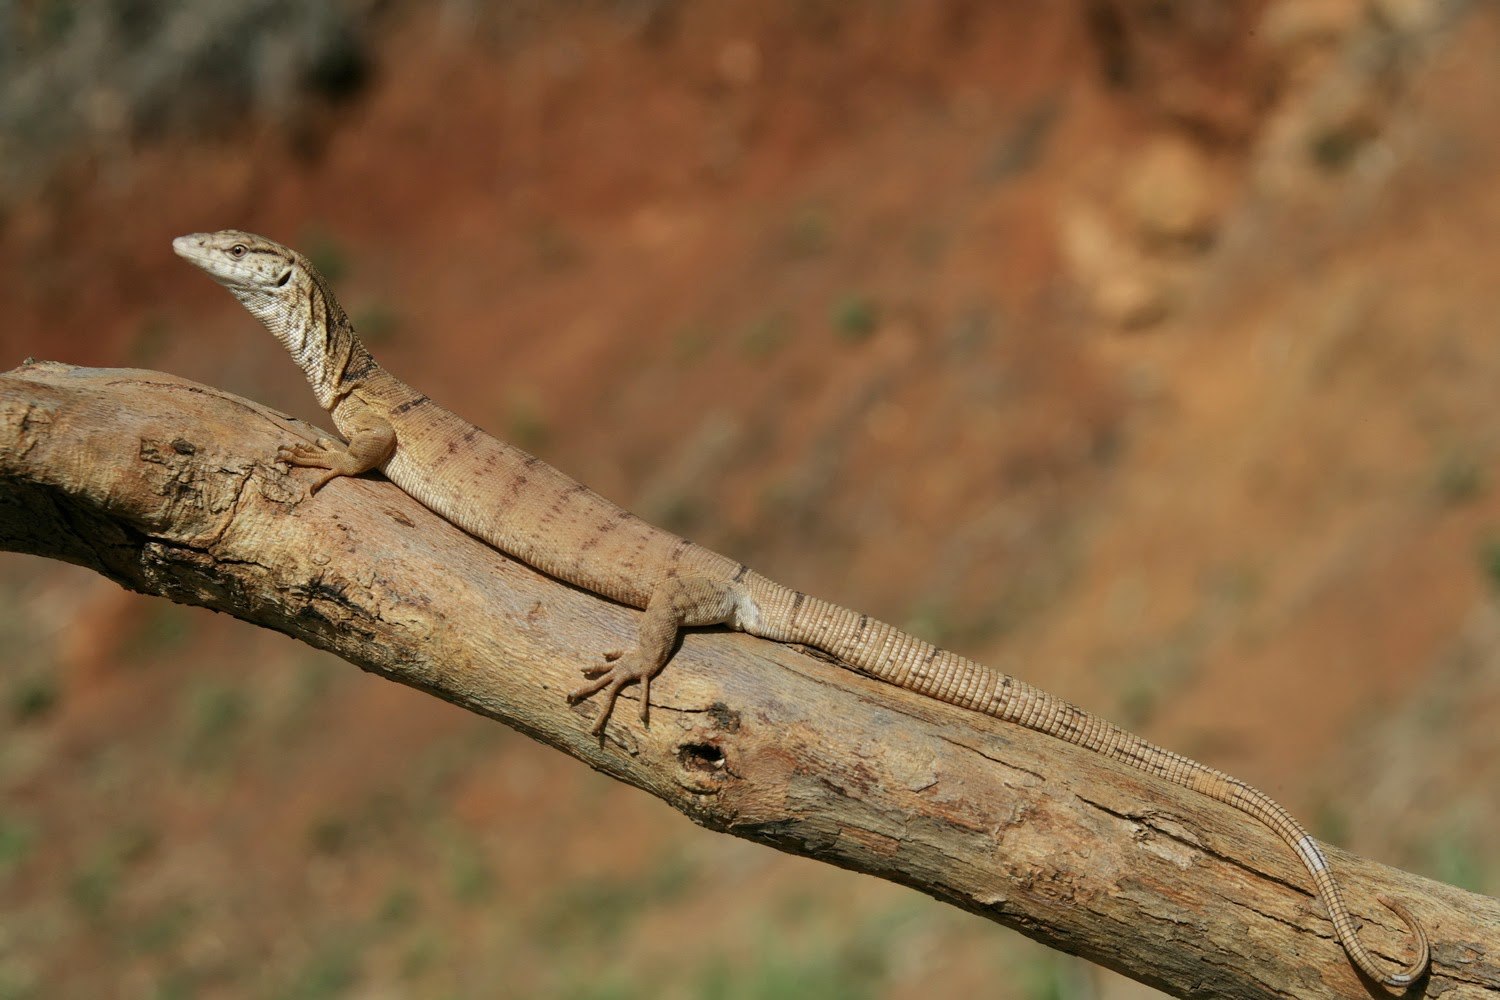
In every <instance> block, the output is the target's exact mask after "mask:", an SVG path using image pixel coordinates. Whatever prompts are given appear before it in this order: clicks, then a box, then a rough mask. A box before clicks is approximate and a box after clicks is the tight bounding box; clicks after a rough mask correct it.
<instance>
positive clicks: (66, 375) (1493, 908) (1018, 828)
mask: <svg viewBox="0 0 1500 1000" xmlns="http://www.w3.org/2000/svg"><path fill="white" fill-rule="evenodd" d="M314 436H315V431H314V430H313V429H312V428H309V427H308V426H307V425H305V424H302V423H300V422H299V421H296V420H293V419H292V418H290V417H287V416H286V415H284V414H280V413H276V412H274V411H271V410H268V409H266V408H265V407H262V406H259V405H256V404H254V403H251V402H248V401H246V400H243V399H240V398H238V397H235V396H231V395H229V394H227V393H223V392H220V391H218V390H215V389H212V388H209V387H207V386H202V385H198V384H195V383H192V382H188V381H185V380H182V379H178V378H174V377H172V376H169V375H163V374H160V373H157V372H147V371H130V370H92V369H80V368H73V367H70V366H67V365H60V364H53V363H46V362H42V363H28V364H26V365H23V366H22V367H20V368H18V369H16V370H14V371H12V372H9V373H7V374H5V375H3V376H0V548H5V549H11V550H15V551H20V552H29V553H34V554H38V555H44V556H50V557H53V558H58V559H64V560H67V561H69V562H74V563H79V564H81V565H84V566H87V567H89V568H91V569H94V570H97V571H98V572H100V573H102V574H104V575H105V576H107V577H109V578H110V579H112V580H114V581H116V582H118V583H119V584H121V585H122V586H124V587H127V588H130V589H132V590H138V591H142V592H145V593H150V594H157V595H160V596H163V597H166V598H168V599H170V600H173V601H178V602H181V603H184V604H196V605H201V606H204V607H210V608H214V609H216V610H219V611H224V612H227V613H229V614H232V615H235V616H236V617H239V618H243V619H245V620H246V621H250V622H254V623H256V624H258V625H263V626H265V627H267V628H273V629H276V630H277V631H280V632H285V633H287V634H289V635H292V636H295V637H297V638H299V639H301V640H303V641H304V642H308V643H311V644H312V645H314V646H317V647H319V648H322V649H328V650H332V651H333V652H335V653H337V654H338V655H340V656H342V657H344V658H345V659H347V660H349V661H350V662H351V663H354V664H356V665H357V666H359V667H361V668H362V669H365V670H370V671H374V672H376V673H378V674H381V675H382V676H385V677H387V678H389V679H391V680H395V681H399V682H400V683H402V684H407V685H410V686H412V687H415V688H419V689H421V690H423V691H426V692H428V693H430V694H433V695H436V696H437V697H440V698H443V699H446V700H447V701H451V702H453V703H455V704H458V705H462V706H464V707H465V708H468V709H470V710H472V711H475V712H479V713H481V714H483V715H487V716H489V717H491V718H494V719H497V720H499V721H501V722H504V723H505V724H507V725H509V726H512V727H514V728H516V729H518V730H521V731H522V732H525V733H527V734H529V735H530V736H532V737H533V738H535V739H538V740H540V741H542V742H544V743H547V744H549V745H550V746H553V747H556V748H557V749H559V750H562V751H564V752H565V753H568V754H571V755H572V756H574V757H576V758H578V759H580V760H582V761H584V762H586V763H587V764H589V765H590V766H591V767H594V768H596V769H598V770H600V771H603V772H605V773H606V774H609V775H611V776H613V777H615V778H618V779H619V780H621V781H626V782H629V783H630V784H633V785H636V786H637V787H640V788H642V789H645V790H646V791H649V792H651V793H652V794H653V795H656V796H657V797H658V798H661V799H662V800H664V801H666V802H668V803H670V804H671V805H672V806H673V807H674V808H676V809H678V810H680V811H681V812H683V813H684V814H686V815H687V816H689V817H690V818H691V819H692V820H693V821H694V822H696V823H699V824H701V825H703V826H706V827H709V828H711V829H715V830H722V831H726V832H729V833H733V834H735V835H736V836H740V837H744V838H746V839H749V840H754V841H758V842H760V843H763V844H767V845H770V846H773V847H776V848H778V849H780V850H783V851H787V852H789V853H793V854H801V855H805V856H808V857H813V858H818V859H820V860H823V861H827V862H829V863H831V864H835V865H839V866H841V867H844V868H851V869H854V870H856V871H862V872H868V873H870V874H873V875H877V876H879V877H881V878H886V879H890V880H892V881H895V882H900V883H902V884H905V885H909V886H912V887H913V888H916V889H919V890H921V891H922V892H925V893H928V894H929V895H932V896H935V897H937V898H939V899H942V900H946V901H948V902H950V903H953V904H954V905H956V906H960V907H963V908H964V909H966V910H971V911H973V912H975V913H979V914H982V915H983V916H986V917H989V918H990V919H992V920H995V921H998V922H999V923H1002V924H1005V925H1006V926H1008V927H1013V928H1015V929H1017V930H1019V931H1021V932H1022V933H1024V934H1027V935H1028V936H1030V937H1033V938H1036V939H1038V940H1040V941H1043V942H1044V943H1046V944H1048V945H1050V946H1052V947H1054V948H1058V949H1061V950H1063V951H1067V952H1071V953H1074V954H1078V955H1082V956H1084V957H1086V958H1088V959H1090V960H1092V961H1095V962H1098V963H1100V964H1102V965H1106V966H1108V967H1110V968H1113V969H1116V970H1118V971H1120V972H1122V973H1124V974H1125V975H1128V976H1131V977H1133V978H1135V979H1138V980H1140V981H1142V982H1145V983H1148V984H1150V985H1153V986H1156V987H1159V988H1161V989H1163V990H1166V991H1168V992H1170V993H1173V994H1175V995H1178V996H1202V997H1208V996H1213V997H1263V996H1287V997H1299V998H1312V997H1333V996H1338V997H1347V996H1357V997H1362V996H1369V995H1371V994H1377V995H1378V994H1379V992H1380V991H1379V990H1378V988H1377V987H1373V986H1370V985H1367V984H1365V983H1363V982H1362V981H1361V980H1360V979H1359V978H1358V976H1357V974H1356V973H1355V972H1354V971H1353V969H1352V968H1351V966H1350V965H1349V963H1348V962H1347V961H1346V960H1345V957H1344V954H1343V951H1342V949H1341V948H1340V947H1339V945H1338V943H1337V942H1336V941H1335V940H1334V939H1333V938H1332V928H1331V926H1330V925H1329V923H1328V921H1327V919H1326V918H1325V915H1324V913H1323V909H1322V906H1321V904H1320V903H1318V902H1317V900H1316V899H1315V897H1314V896H1313V895H1312V893H1311V885H1310V880H1309V879H1308V877H1307V875H1306V873H1305V872H1304V871H1303V870H1302V867H1301V865H1300V863H1299V862H1298V860H1297V858H1296V856H1295V855H1294V854H1293V853H1292V852H1291V851H1289V850H1288V849H1287V848H1286V845H1285V844H1283V843H1282V842H1281V841H1280V840H1278V839H1277V838H1276V837H1275V836H1274V835H1273V834H1272V833H1271V832H1270V831H1268V830H1266V829H1264V828H1263V827H1261V826H1260V825H1259V824H1257V823H1255V822H1254V821H1252V820H1250V819H1249V818H1247V817H1246V816H1244V815H1243V814H1241V813H1239V812H1237V811H1235V810H1233V809H1231V808H1229V807H1227V806H1224V805H1221V804H1219V803H1217V802H1213V801H1210V800H1208V799H1205V798H1202V797H1200V796H1197V795H1195V794H1193V793H1191V792H1188V791H1186V790H1184V789H1181V788H1178V787H1177V786H1175V785H1170V784H1167V783H1165V782H1162V781H1158V780H1156V779H1154V778H1151V777H1150V776H1148V775H1145V774H1142V773H1140V772H1138V771H1135V770H1133V769H1131V768H1128V767H1125V766H1123V765H1118V764H1114V763H1112V762H1110V761H1108V760H1105V759H1103V758H1101V757H1099V756H1098V755H1096V754H1092V753H1089V752H1087V751H1083V750H1079V749H1076V748H1074V747H1072V746H1069V745H1067V744H1064V743H1061V742H1059V741H1056V740H1053V739H1049V738H1048V737H1045V736H1041V735H1039V734H1036V733H1033V732H1030V731H1028V730H1024V729H1021V728H1019V727H1017V726H1012V725H1006V724H1004V723H1001V722H998V721H995V720H993V719H989V718H986V717H983V716H980V715H977V714H974V713H969V712H964V711H961V710H958V709H954V708H950V707H949V706H946V705H942V704H939V703H937V702H934V701H931V700H928V699H925V698H921V697H919V696H916V695H911V694H909V693H907V692H904V691H901V690H898V689H894V688H891V687H889V686H886V685H882V684H879V683H878V682H875V681H871V680H868V679H866V678H864V677H861V676H859V675H856V674H854V673H852V672H850V671H847V670H844V669H842V668H840V667H839V666H837V665H836V664H833V663H830V662H828V661H827V660H825V659H821V658H817V657H815V656H811V655H806V654H804V653H801V652H799V651H797V650H795V649H793V648H790V647H785V646H780V645H777V644H775V643H770V642H765V641H761V640H756V639H752V638H749V637H747V636H744V635H739V634H731V633H725V632H717V631H714V632H698V633H694V634H691V635H689V636H688V637H687V638H686V639H685V641H684V642H683V644H682V649H681V651H680V652H679V653H678V655H677V656H676V657H675V659H674V660H673V663H672V665H671V666H670V667H669V668H668V669H667V671H666V672H665V673H664V674H663V675H662V677H661V678H660V679H659V681H658V682H657V683H655V684H654V685H653V687H652V694H653V698H654V700H655V702H656V704H655V705H654V706H653V710H652V716H651V724H650V726H649V727H646V728H643V727H642V726H641V725H640V724H639V722H638V721H637V719H636V717H635V710H636V708H637V704H638V703H637V702H635V701H633V700H625V701H622V703H621V705H620V708H619V710H618V711H617V713H616V717H615V719H614V720H613V721H612V722H611V723H610V726H609V730H608V734H607V738H606V739H605V740H604V741H602V742H601V741H598V740H595V739H591V738H590V737H589V735H588V728H589V724H590V722H591V721H592V719H593V713H594V712H595V711H597V706H595V705H594V704H592V703H586V704H584V705H581V706H576V707H570V706H569V705H568V704H567V703H566V701H565V700H564V697H563V696H564V693H565V692H566V691H568V690H570V689H571V688H573V687H575V686H576V685H577V684H578V683H579V668H580V667H581V666H584V665H586V664H589V663H591V662H594V661H595V658H596V657H597V656H598V655H599V652H600V651H601V650H605V649H610V648H615V647H619V646H623V645H626V644H627V643H628V642H629V641H630V638H631V636H632V634H633V629H634V626H635V621H636V615H637V612H635V611H632V610H630V609H626V608H621V607H618V606H616V605H613V604H610V603H608V602H606V601H603V600H600V599H598V598H596V597H593V596H592V595H589V594H587V593H584V592H582V591H579V590H577V589H576V588H572V587H568V586H566V585H563V584H560V583H558V582H556V581H554V580H551V579H549V578H547V577H544V576H542V575H540V574H538V573H536V572H534V571H533V570H531V569H529V568H528V567H526V566H524V565H522V564H519V563H517V562H515V561H513V560H511V559H508V558H506V557H505V556H503V555H501V554H499V553H498V552H495V551H494V550H492V549H490V548H488V547H487V546H485V545H483V544H482V543H480V542H478V541H476V540H474V539H472V538H470V537H468V536H467V535H465V534H463V533H462V532H460V531H459V530H458V529H456V528H454V527H452V526H451V525H449V524H447V523H446V522H444V521H443V520H441V519H440V518H438V517H436V516H434V515H433V514H431V513H429V512H428V511H427V510H425V509H424V508H422V507H421V506H419V505H418V504H417V503H416V502H415V501H413V500H411V499H410V498H409V497H407V496H406V495H405V494H403V493H402V492H400V491H399V490H398V489H396V487H394V486H393V485H391V484H390V483H387V482H385V481H383V480H380V479H378V478H366V479H362V480H336V481H335V482H334V483H332V484H331V485H330V486H328V487H327V488H326V489H325V490H323V491H322V492H321V493H319V494H318V496H317V497H316V498H313V499H310V500H309V499H307V498H306V496H305V491H304V489H303V486H302V481H301V479H300V478H299V475H288V474H287V473H285V472H283V471H282V470H280V469H278V468H277V467H276V466H275V465H273V464H272V462H271V456H272V455H274V454H275V451H276V447H277V446H278V445H281V444H285V443H288V442H290V441H292V440H295V439H297V438H306V439H311V438H313V437H314ZM631 697H632V698H633V697H638V695H635V696H631ZM1329 856H1330V859H1331V863H1332V864H1333V866H1334V870H1335V872H1336V874H1337V875H1338V877H1339V878H1340V879H1341V880H1342V881H1343V884H1344V885H1345V886H1346V888H1347V890H1348V894H1349V896H1350V897H1351V898H1350V903H1351V905H1352V907H1353V908H1354V912H1355V913H1356V914H1357V915H1358V916H1359V917H1360V918H1361V919H1362V920H1363V922H1364V929H1363V931H1362V932H1361V934H1362V937H1363V938H1364V940H1365V941H1366V942H1367V943H1368V944H1369V945H1370V947H1371V948H1372V949H1374V951H1375V952H1376V954H1377V955H1379V956H1382V957H1383V958H1384V959H1385V960H1387V961H1389V962H1391V963H1393V964H1399V963H1402V962H1405V961H1407V960H1409V958H1410V957H1411V953H1410V950H1409V949H1410V942H1409V941H1407V940H1406V937H1405V930H1404V928H1403V927H1402V926H1401V924H1400V922H1399V921H1398V920H1397V919H1396V918H1395V917H1394V916H1393V915H1392V914H1390V913H1389V911H1387V910H1386V909H1385V908H1384V907H1382V906H1381V905H1379V904H1378V903H1377V902H1375V901H1374V895H1375V894H1376V893H1377V892H1384V893H1388V894H1390V895H1393V896H1395V897H1397V898H1399V899H1402V900H1404V901H1405V902H1406V903H1407V904H1408V905H1410V907H1411V908H1412V910H1413V911H1414V912H1415V914H1416V916H1417V917H1418V919H1420V920H1421V921H1422V922H1423V924H1424V925H1425V926H1426V927H1427V928H1428V929H1429V933H1430V934H1431V936H1432V938H1433V971H1432V974H1431V975H1430V977H1429V978H1428V979H1427V980H1425V981H1424V982H1423V983H1422V984H1420V985H1421V987H1423V988H1425V989H1424V990H1422V991H1421V992H1425V994H1426V995H1428V996H1438V995H1445V996H1466V997H1468V996H1491V995H1495V996H1500V901H1497V900H1494V899H1489V898H1486V897H1482V896H1476V895H1474V894H1471V893H1467V892H1463V891H1461V890H1458V889H1455V888H1452V887H1450V886H1446V885H1442V884H1440V883H1436V882H1432V881H1429V880H1426V879H1422V878H1419V877H1417V876H1414V875H1410V874H1408V873H1405V872H1401V871H1398V870H1395V869H1391V868H1387V867H1384V866H1382V865H1379V864H1376V863H1374V862H1371V861H1368V860H1365V859H1363V858H1360V857H1357V856H1354V855H1350V854H1346V853H1344V852H1342V851H1338V850H1336V849H1331V850H1330V851H1329ZM1415 992H1418V991H1414V993H1415Z"/></svg>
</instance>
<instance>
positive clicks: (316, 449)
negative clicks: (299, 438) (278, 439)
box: [276, 437, 350, 497]
mask: <svg viewBox="0 0 1500 1000" xmlns="http://www.w3.org/2000/svg"><path fill="white" fill-rule="evenodd" d="M276 461H278V462H285V463H286V464H287V465H290V466H292V467H294V468H300V469H327V470H328V471H327V472H325V473H324V474H323V475H321V476H318V477H317V478H316V479H314V480H313V481H312V482H311V483H310V484H309V485H308V487H307V495H308V496H310V497H311V496H315V495H316V494H317V492H318V491H319V490H321V489H322V488H323V487H325V486H327V485H328V484H329V483H331V482H333V480H335V479H337V478H338V477H339V476H347V475H350V473H349V472H348V471H347V470H348V468H349V452H348V449H346V448H345V447H344V446H343V445H341V444H339V443H338V442H337V441H334V440H332V439H330V438H326V437H320V438H318V440H317V443H316V444H307V443H306V442H298V443H297V444H284V445H282V446H281V447H279V448H277V449H276Z"/></svg>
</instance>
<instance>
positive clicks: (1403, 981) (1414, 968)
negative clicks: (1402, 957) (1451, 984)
mask: <svg viewBox="0 0 1500 1000" xmlns="http://www.w3.org/2000/svg"><path fill="white" fill-rule="evenodd" d="M1375 898H1376V899H1377V900H1379V902H1380V905H1382V906H1384V907H1385V908H1386V909H1387V910H1390V911H1391V912H1392V913H1394V914H1395V915H1396V916H1398V917H1400V918H1401V920H1402V922H1404V923H1405V924H1406V928H1407V930H1409V931H1410V932H1411V936H1412V937H1413V938H1414V939H1415V940H1416V944H1417V957H1416V960H1415V961H1413V962H1412V964H1411V965H1409V966H1407V967H1406V968H1405V969H1403V970H1402V971H1400V972H1394V973H1387V974H1386V975H1385V976H1384V977H1383V978H1382V982H1384V983H1385V985H1387V986H1391V987H1395V988H1398V989H1404V988H1405V987H1408V986H1410V985H1411V984H1412V983H1415V982H1416V981H1417V980H1418V979H1421V978H1422V976H1423V975H1424V974H1425V973H1426V972H1427V965H1428V963H1429V962H1431V960H1432V949H1431V946H1430V945H1429V944H1428V942H1427V932H1426V931H1424V930H1422V925H1421V924H1419V923H1417V918H1416V917H1414V916H1412V913H1411V911H1410V910H1408V909H1407V908H1406V904H1405V903H1402V902H1401V901H1400V900H1397V899H1393V898H1392V897H1390V896H1376V897H1375Z"/></svg>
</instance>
